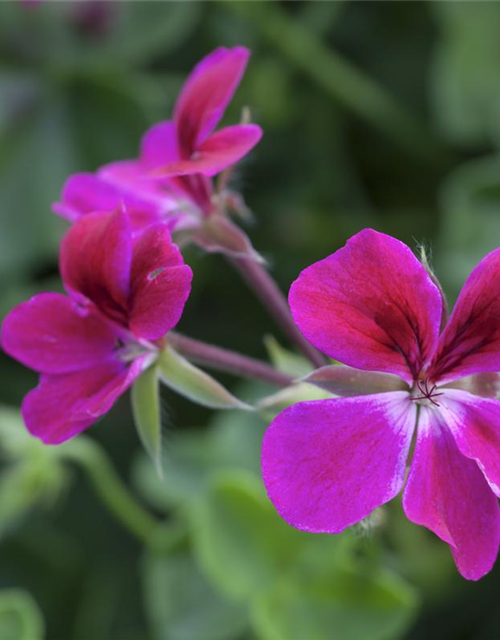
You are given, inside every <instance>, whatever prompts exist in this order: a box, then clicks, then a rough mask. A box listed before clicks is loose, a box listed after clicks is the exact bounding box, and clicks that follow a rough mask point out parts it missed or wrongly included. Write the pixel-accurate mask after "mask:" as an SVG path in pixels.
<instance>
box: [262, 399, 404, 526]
mask: <svg viewBox="0 0 500 640" xmlns="http://www.w3.org/2000/svg"><path fill="white" fill-rule="evenodd" d="M415 419H416V407H415V405H414V404H413V403H412V402H411V401H410V399H409V394H408V393H407V392H405V391H396V392H391V393H381V394H378V395H374V396H363V397H358V398H342V399H338V400H337V399H334V400H318V401H315V402H301V403H299V404H296V405H294V406H292V407H289V408H288V409H285V411H283V412H282V413H281V414H280V415H279V416H278V417H277V418H275V420H274V421H273V422H272V423H271V426H270V427H269V429H268V430H267V432H266V434H265V436H264V442H263V449H262V473H263V478H264V484H265V485H266V489H267V493H268V495H269V498H270V499H271V502H272V503H273V504H274V506H275V507H276V509H277V511H278V513H279V514H280V515H281V517H282V518H284V519H285V520H286V521H287V522H288V523H289V524H291V525H292V526H294V527H297V528H298V529H304V530H305V531H312V532H316V533H320V532H325V533H339V532H340V531H342V530H343V529H345V528H346V527H348V526H350V525H352V524H354V523H356V522H359V521H360V520H362V519H363V518H366V517H367V516H368V515H369V514H370V513H371V512H372V511H373V510H374V509H376V508H377V507H378V506H380V505H381V504H384V503H385V502H388V501H389V500H391V499H392V498H394V496H396V495H397V494H398V493H399V491H400V490H401V488H402V486H403V481H404V474H405V463H406V458H407V455H408V450H409V447H410V442H411V437H412V433H413V430H414V427H415Z"/></svg>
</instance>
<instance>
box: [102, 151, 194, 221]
mask: <svg viewBox="0 0 500 640" xmlns="http://www.w3.org/2000/svg"><path fill="white" fill-rule="evenodd" d="M97 175H98V176H99V178H100V179H101V180H103V181H105V182H106V183H108V184H109V185H112V186H113V187H114V188H115V189H116V190H117V193H118V194H120V198H119V200H118V201H117V203H116V205H115V207H111V208H116V206H118V205H119V204H121V203H123V204H124V205H125V209H126V212H127V215H128V216H129V218H130V222H131V224H132V229H133V230H134V231H137V230H139V231H140V230H143V229H145V228H146V227H148V226H149V225H151V224H156V223H158V222H164V223H166V224H168V225H170V227H173V226H175V224H176V222H177V220H178V219H179V218H180V217H181V216H185V215H186V213H185V212H183V211H182V210H181V209H182V207H183V205H184V203H183V201H182V199H183V197H185V196H183V195H182V193H181V190H180V188H179V187H178V186H177V185H176V184H174V182H173V181H172V180H169V179H167V178H163V179H161V180H153V179H151V176H149V175H148V173H147V171H146V170H145V167H144V165H143V164H142V163H141V162H139V161H136V160H121V161H119V162H112V163H110V164H107V165H105V166H103V167H101V168H100V169H99V170H98V172H97ZM184 206H185V205H184ZM108 210H109V209H108Z"/></svg>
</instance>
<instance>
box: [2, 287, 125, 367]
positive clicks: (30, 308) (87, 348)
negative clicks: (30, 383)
mask: <svg viewBox="0 0 500 640" xmlns="http://www.w3.org/2000/svg"><path fill="white" fill-rule="evenodd" d="M118 337H119V335H118V332H117V329H116V327H113V325H112V324H111V323H109V322H107V321H106V320H105V319H104V318H103V317H102V316H101V315H100V314H98V313H97V312H96V311H95V310H94V309H92V308H91V307H86V308H83V307H81V306H80V305H78V304H77V303H76V302H74V301H73V300H71V299H70V298H68V297H67V296H63V295H61V294H59V293H42V294H40V295H38V296H35V297H34V298H31V300H28V301H27V302H23V303H22V304H20V305H18V306H17V307H15V309H13V310H12V311H11V312H10V313H9V314H8V315H7V317H6V318H5V320H4V322H3V325H2V335H1V344H2V349H3V350H4V351H5V352H6V353H8V354H9V355H10V356H12V357H13V358H15V359H16V360H19V362H22V363H23V364H24V365H26V366H27V367H30V368H31V369H35V371H39V372H43V373H65V372H68V371H76V370H78V369H84V368H86V367H89V366H91V365H95V364H98V363H99V362H101V361H103V360H106V359H108V358H109V357H110V356H111V354H112V352H113V349H114V347H115V345H116V341H117V339H118Z"/></svg>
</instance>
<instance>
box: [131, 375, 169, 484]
mask: <svg viewBox="0 0 500 640" xmlns="http://www.w3.org/2000/svg"><path fill="white" fill-rule="evenodd" d="M131 399H132V411H133V414H134V422H135V426H136V429H137V432H138V433H139V437H140V439H141V442H142V444H143V446H144V448H145V449H146V451H147V452H148V454H149V455H150V456H151V459H152V460H153V462H154V465H155V467H156V469H157V471H158V473H159V474H160V475H161V473H162V465H161V453H162V440H161V409H160V385H159V380H158V368H157V367H156V365H154V366H152V367H149V369H146V371H144V373H143V374H142V375H141V376H140V377H139V378H138V379H137V380H136V381H135V383H134V386H133V387H132V393H131Z"/></svg>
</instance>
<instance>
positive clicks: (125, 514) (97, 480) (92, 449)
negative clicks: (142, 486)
mask: <svg viewBox="0 0 500 640" xmlns="http://www.w3.org/2000/svg"><path fill="white" fill-rule="evenodd" d="M65 455H66V457H67V458H68V459H69V460H72V461H73V462H75V463H77V464H78V465H80V467H81V468H82V469H83V470H84V471H85V473H86V474H87V475H88V477H89V479H90V481H91V483H92V486H93V488H94V490H95V492H96V493H97V495H98V496H99V498H100V499H101V501H102V503H103V504H104V505H105V506H106V507H107V508H108V509H109V511H110V512H111V513H112V514H113V515H114V517H115V518H116V519H117V520H118V521H119V522H120V523H121V524H122V525H124V526H125V528H126V529H128V530H129V531H130V533H132V534H133V535H134V536H135V537H136V538H137V539H138V540H139V541H140V542H142V543H143V544H146V545H148V546H149V545H150V543H151V541H152V534H153V532H154V531H155V530H157V529H158V528H159V526H160V523H158V522H157V520H156V519H155V518H154V517H153V516H152V515H150V514H149V513H148V512H147V511H146V510H145V509H143V507H142V506H141V505H140V504H139V503H138V502H136V500H135V498H134V497H133V496H132V494H131V493H130V492H129V491H128V489H127V487H126V486H125V485H124V483H123V482H122V481H121V480H120V478H119V477H118V475H117V473H116V471H115V469H114V468H113V465H112V464H111V461H110V460H109V458H108V456H107V455H106V454H105V452H104V451H103V450H102V449H101V448H100V447H99V446H98V445H96V444H95V443H94V442H92V440H90V439H87V438H86V437H85V436H80V437H79V438H78V440H74V441H72V442H71V443H68V445H66V452H65Z"/></svg>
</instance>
